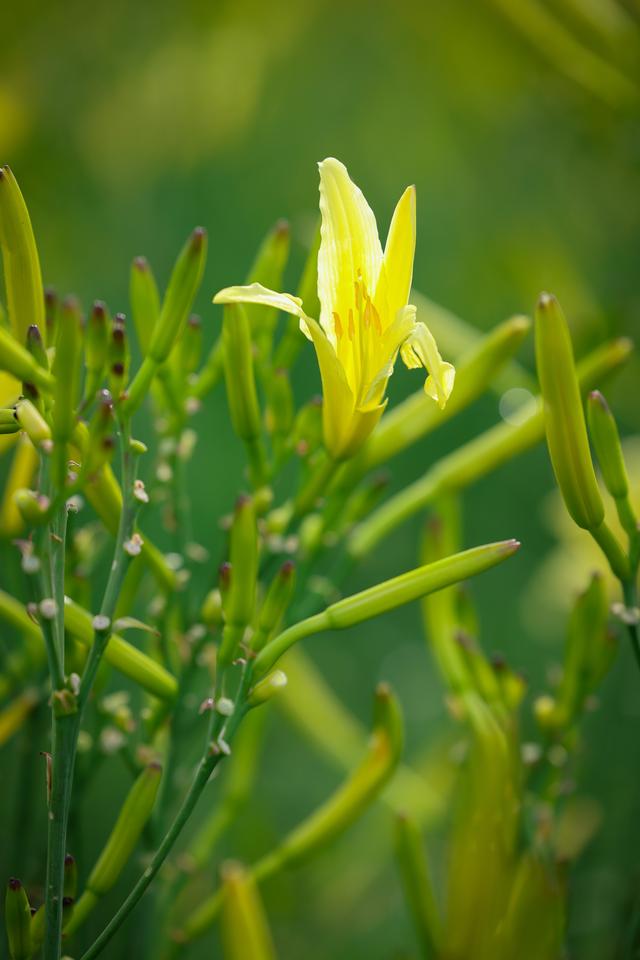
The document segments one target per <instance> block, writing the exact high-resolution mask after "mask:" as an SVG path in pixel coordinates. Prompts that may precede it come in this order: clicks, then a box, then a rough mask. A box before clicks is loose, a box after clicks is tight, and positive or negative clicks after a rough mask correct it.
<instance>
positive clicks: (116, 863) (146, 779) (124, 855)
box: [87, 763, 162, 896]
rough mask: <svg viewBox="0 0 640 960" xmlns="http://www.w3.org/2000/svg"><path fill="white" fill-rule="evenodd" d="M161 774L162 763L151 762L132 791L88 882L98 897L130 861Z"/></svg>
mask: <svg viewBox="0 0 640 960" xmlns="http://www.w3.org/2000/svg"><path fill="white" fill-rule="evenodd" d="M161 776H162V768H161V767H160V765H159V764H157V763H150V764H149V765H148V766H147V767H145V769H144V770H143V771H142V773H141V774H140V776H139V777H138V779H137V780H136V782H135V783H134V785H133V786H132V788H131V790H130V791H129V794H128V795H127V798H126V800H125V802H124V804H123V805H122V809H121V810H120V814H119V815H118V819H117V820H116V823H115V826H114V828H113V830H112V831H111V835H110V837H109V839H108V840H107V843H106V845H105V847H104V849H103V851H102V853H101V854H100V857H99V858H98V862H97V863H96V865H95V866H94V868H93V870H92V871H91V875H90V877H89V879H88V881H87V888H88V889H89V890H90V891H91V892H92V893H93V894H94V895H95V896H101V895H103V894H105V893H107V891H108V890H110V889H111V887H112V886H113V885H114V884H115V882H116V881H117V879H118V877H119V876H120V874H121V872H122V870H123V869H124V867H125V865H126V864H127V862H128V860H129V857H130V856H131V854H132V853H133V851H134V849H135V847H136V845H137V843H138V840H139V838H140V834H141V833H142V831H143V829H144V827H145V825H146V823H147V821H148V820H149V817H150V816H151V812H152V810H153V805H154V803H155V799H156V794H157V792H158V788H159V786H160V779H161Z"/></svg>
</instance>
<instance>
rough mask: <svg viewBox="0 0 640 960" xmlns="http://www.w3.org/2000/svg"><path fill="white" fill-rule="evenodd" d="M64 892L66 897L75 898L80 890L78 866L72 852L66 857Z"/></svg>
mask: <svg viewBox="0 0 640 960" xmlns="http://www.w3.org/2000/svg"><path fill="white" fill-rule="evenodd" d="M62 889H63V893H64V895H65V897H71V899H75V897H76V894H77V892H78V866H77V864H76V859H75V857H73V856H71V854H70V853H68V854H67V855H66V857H65V858H64V883H63V888H62Z"/></svg>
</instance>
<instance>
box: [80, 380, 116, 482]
mask: <svg viewBox="0 0 640 960" xmlns="http://www.w3.org/2000/svg"><path fill="white" fill-rule="evenodd" d="M114 429H115V414H114V407H113V398H112V396H111V394H110V393H109V391H108V390H101V391H100V393H99V394H98V402H97V404H96V409H95V410H94V413H93V416H92V417H91V421H90V423H89V437H88V442H87V446H86V449H85V452H84V457H85V460H86V471H87V474H88V475H89V476H92V475H93V474H94V473H96V472H97V471H98V470H100V468H101V467H103V466H104V464H105V463H108V462H109V460H110V459H111V457H112V455H113V447H114V439H113V433H114Z"/></svg>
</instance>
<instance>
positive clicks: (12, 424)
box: [0, 407, 20, 435]
mask: <svg viewBox="0 0 640 960" xmlns="http://www.w3.org/2000/svg"><path fill="white" fill-rule="evenodd" d="M19 429H20V424H19V423H18V421H17V420H16V412H15V410H14V408H13V407H2V408H0V435H2V434H9V433H17V432H18V430H19Z"/></svg>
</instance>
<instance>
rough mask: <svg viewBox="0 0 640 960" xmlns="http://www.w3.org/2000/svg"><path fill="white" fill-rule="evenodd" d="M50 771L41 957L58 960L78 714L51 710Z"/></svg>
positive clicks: (78, 723)
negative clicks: (51, 753) (51, 761)
mask: <svg viewBox="0 0 640 960" xmlns="http://www.w3.org/2000/svg"><path fill="white" fill-rule="evenodd" d="M53 713H54V715H53V773H52V783H51V794H50V797H49V823H48V831H47V877H46V887H45V936H44V944H43V954H42V955H43V958H44V960H59V957H60V947H61V940H62V890H63V883H64V858H65V853H66V844H67V824H68V820H69V805H70V800H71V785H72V782H73V768H74V764H75V755H76V742H77V739H78V731H79V728H80V717H79V714H78V713H71V714H62V715H58V714H56V708H55V706H54V711H53Z"/></svg>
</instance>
